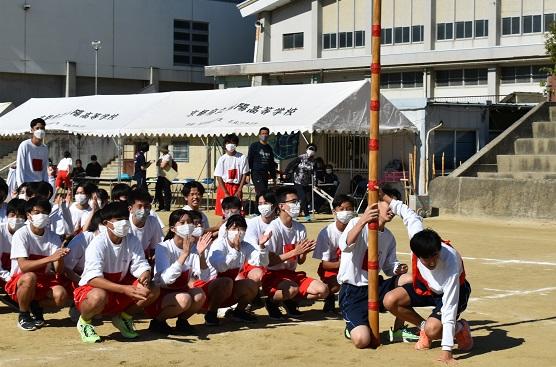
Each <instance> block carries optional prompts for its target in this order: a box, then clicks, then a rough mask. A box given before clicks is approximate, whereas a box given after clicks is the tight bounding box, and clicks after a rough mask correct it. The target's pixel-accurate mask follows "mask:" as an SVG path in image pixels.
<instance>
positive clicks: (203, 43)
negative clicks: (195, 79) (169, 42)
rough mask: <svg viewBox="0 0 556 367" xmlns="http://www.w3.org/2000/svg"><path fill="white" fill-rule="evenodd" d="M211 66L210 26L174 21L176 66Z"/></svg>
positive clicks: (204, 23) (203, 23) (200, 23)
mask: <svg viewBox="0 0 556 367" xmlns="http://www.w3.org/2000/svg"><path fill="white" fill-rule="evenodd" d="M208 64H209V24H208V23H206V22H193V21H189V20H180V19H174V65H178V66H192V65H193V66H206V65H208Z"/></svg>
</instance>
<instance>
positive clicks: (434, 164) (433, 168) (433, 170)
mask: <svg viewBox="0 0 556 367" xmlns="http://www.w3.org/2000/svg"><path fill="white" fill-rule="evenodd" d="M432 177H433V178H435V177H436V163H435V162H434V154H433V155H432Z"/></svg>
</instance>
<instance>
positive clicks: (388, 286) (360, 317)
mask: <svg viewBox="0 0 556 367" xmlns="http://www.w3.org/2000/svg"><path fill="white" fill-rule="evenodd" d="M398 278H399V275H397V276H393V277H391V278H388V279H386V280H385V279H383V278H382V276H380V277H379V279H378V280H379V281H378V284H379V286H378V300H379V303H380V312H386V309H385V308H384V304H383V303H382V300H383V299H384V296H385V295H386V293H388V292H389V291H391V290H392V289H394V288H396V284H397V280H398ZM368 295H369V292H368V287H367V286H366V285H364V286H361V287H358V286H355V285H351V284H349V283H343V284H342V286H341V287H340V294H339V301H340V308H341V310H342V317H343V318H344V320H345V321H346V327H347V329H348V331H350V332H351V330H353V329H354V328H355V327H357V326H361V325H366V326H369V314H368V312H369V311H368V304H369V299H368V298H369V296H368Z"/></svg>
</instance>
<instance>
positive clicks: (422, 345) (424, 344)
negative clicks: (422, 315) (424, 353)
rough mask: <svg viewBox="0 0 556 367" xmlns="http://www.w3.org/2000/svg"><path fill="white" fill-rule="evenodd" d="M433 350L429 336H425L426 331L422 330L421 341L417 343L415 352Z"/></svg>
mask: <svg viewBox="0 0 556 367" xmlns="http://www.w3.org/2000/svg"><path fill="white" fill-rule="evenodd" d="M430 348H431V341H430V339H429V337H428V336H427V334H425V330H421V331H420V332H419V340H418V341H417V343H415V350H425V349H430Z"/></svg>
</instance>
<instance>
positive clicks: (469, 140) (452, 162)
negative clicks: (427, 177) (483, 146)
mask: <svg viewBox="0 0 556 367" xmlns="http://www.w3.org/2000/svg"><path fill="white" fill-rule="evenodd" d="M476 152H477V132H476V131H474V130H467V131H465V130H438V131H435V132H434V160H435V162H434V163H435V166H436V167H441V166H442V154H444V166H445V169H446V170H449V171H451V170H453V169H455V168H457V167H458V166H459V165H460V164H461V163H463V162H465V161H466V160H467V159H469V158H470V157H471V156H472V155H473V154H475V153H476Z"/></svg>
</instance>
